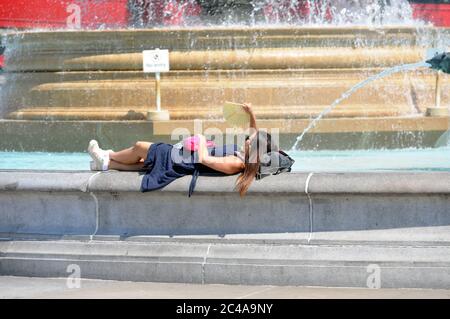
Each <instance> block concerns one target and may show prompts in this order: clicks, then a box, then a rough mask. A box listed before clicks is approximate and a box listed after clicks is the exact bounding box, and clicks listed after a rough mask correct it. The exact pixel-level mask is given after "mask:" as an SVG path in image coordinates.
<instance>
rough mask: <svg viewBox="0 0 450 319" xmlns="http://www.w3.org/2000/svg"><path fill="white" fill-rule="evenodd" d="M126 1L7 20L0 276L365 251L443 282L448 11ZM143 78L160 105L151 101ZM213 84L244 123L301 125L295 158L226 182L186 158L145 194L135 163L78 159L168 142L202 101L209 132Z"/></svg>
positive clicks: (314, 275)
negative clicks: (22, 27)
mask: <svg viewBox="0 0 450 319" xmlns="http://www.w3.org/2000/svg"><path fill="white" fill-rule="evenodd" d="M230 3H232V5H231V4H230ZM161 4H164V5H163V6H162V7H161ZM130 12H131V16H130V20H131V21H132V24H131V27H126V28H122V29H120V28H113V29H108V28H107V27H105V26H101V27H98V25H97V24H98V21H96V23H97V24H96V27H92V26H89V25H85V24H83V23H82V22H83V21H80V23H81V25H82V26H85V28H84V29H76V28H75V29H71V30H64V29H61V30H28V31H20V32H10V33H8V34H6V35H5V37H4V43H5V44H6V51H5V72H4V73H3V74H2V76H3V77H4V79H5V81H4V83H3V84H2V86H1V91H0V103H1V105H0V114H1V116H2V119H1V120H0V136H1V137H2V138H1V139H0V150H6V152H0V238H2V239H4V240H3V241H0V262H1V264H0V275H1V274H7V275H19V276H54V277H64V276H66V273H65V271H66V267H67V266H68V265H70V264H73V263H74V262H77V263H79V264H80V267H81V269H82V271H83V275H84V276H86V277H87V278H100V279H120V280H143V281H165V282H190V283H232V284H270V285H308V286H314V285H315V286H317V285H319V286H328V287H329V286H345V287H350V286H356V287H366V285H367V282H368V281H367V275H368V269H369V268H368V266H371V267H372V266H374V265H375V266H377V267H380V269H382V272H381V273H382V276H383V277H382V280H381V282H382V285H383V287H393V288H399V287H401V288H405V287H416V288H445V289H448V287H450V279H449V277H448V274H449V271H450V267H449V265H450V259H449V256H450V254H449V249H450V244H449V243H450V236H449V234H450V214H448V207H449V203H450V188H449V185H450V161H449V158H450V157H449V156H450V147H449V146H448V145H447V143H448V135H449V134H448V132H449V115H448V107H449V106H450V90H449V88H450V77H449V76H448V75H447V73H446V72H448V55H447V54H443V55H439V56H436V57H434V59H431V60H429V57H427V51H428V48H442V50H443V51H445V52H448V51H449V45H450V29H449V28H445V27H436V26H432V25H429V24H426V23H422V22H420V21H417V20H413V18H412V16H413V14H412V9H411V7H410V5H409V4H408V1H405V0H391V1H387V0H386V1H385V0H380V1H372V0H364V1H354V2H352V6H348V1H328V0H323V1H312V0H298V1H275V0H254V1H239V0H233V1H229V0H219V1H203V0H198V1H194V0H186V1H178V0H165V1H147V0H136V1H131V2H130ZM156 48H159V49H167V50H169V60H170V71H169V72H167V73H161V74H160V77H159V78H158V77H157V79H159V81H160V83H159V85H156V84H158V83H155V77H154V76H153V74H147V73H144V72H143V70H142V67H143V54H142V52H143V51H144V50H152V49H156ZM425 59H427V62H428V64H426V63H424V62H421V61H424V60H425ZM430 65H431V66H432V68H433V69H432V68H430V67H429V66H430ZM438 70H439V71H438ZM400 71H401V72H400ZM437 71H438V72H437ZM372 80H373V81H372ZM155 87H159V88H160V90H161V96H160V102H161V109H162V110H167V111H168V112H169V114H170V120H154V119H151V118H147V115H148V114H149V113H151V110H157V109H160V108H159V107H158V106H157V105H156V104H157V103H159V102H157V103H155V100H156V101H159V99H157V98H156V91H157V89H155ZM225 101H234V102H243V101H249V102H252V104H253V106H254V110H255V113H256V115H257V118H258V125H259V127H261V128H266V129H269V130H270V129H278V130H279V133H280V143H281V146H282V147H283V148H286V149H289V148H292V146H293V145H294V143H295V144H298V145H295V146H294V147H293V148H294V149H295V150H291V152H290V155H292V157H294V158H295V159H296V165H297V164H298V165H299V166H297V167H294V172H293V173H285V174H282V175H280V176H269V177H267V178H264V179H262V180H260V181H255V182H254V183H253V184H252V186H251V188H250V190H249V193H248V195H247V196H246V197H245V198H244V199H239V198H238V196H237V195H236V193H235V192H234V191H233V187H234V182H235V178H236V177H235V176H227V177H202V178H200V179H199V182H198V187H197V188H196V193H195V194H194V196H193V197H194V198H188V197H187V196H186V195H187V190H188V186H189V182H190V179H187V178H181V179H179V180H177V181H175V182H174V183H172V184H171V185H169V186H168V187H165V188H164V189H162V190H158V191H155V192H148V193H145V194H142V193H140V192H139V186H140V181H141V178H142V176H140V175H139V174H137V173H135V172H114V171H108V172H90V171H87V167H88V161H89V160H88V156H87V154H85V153H82V152H83V151H84V150H85V148H86V146H87V143H88V141H89V140H90V139H92V138H96V139H97V140H99V141H100V144H101V145H102V146H103V147H105V148H122V147H126V146H129V145H130V144H131V143H134V142H135V141H136V140H149V141H156V140H159V141H166V142H174V141H172V140H171V134H172V133H173V132H174V130H176V129H179V128H186V129H188V130H189V131H190V132H194V127H195V125H196V124H197V123H198V121H199V120H201V124H202V126H203V129H204V130H207V129H212V128H216V129H217V128H219V129H220V130H221V131H222V132H224V131H225V129H226V128H227V127H226V123H225V122H224V120H223V118H222V105H223V103H224V102H225ZM333 101H335V102H334V103H333ZM443 109H445V110H447V112H445V111H444V110H443ZM149 111H150V112H149ZM167 118H169V117H168V116H167V117H166V119H167ZM302 132H303V133H302ZM300 142H301V143H300ZM297 146H299V147H297ZM441 146H442V147H441ZM14 151H18V152H14ZM35 151H37V152H41V153H28V152H35ZM46 152H57V153H50V154H47V153H46ZM70 152H77V154H71V153H70ZM80 163H81V164H80ZM5 164H6V165H5ZM77 165H79V166H77ZM29 169H31V171H30V170H29ZM11 170H12V171H11ZM67 170H69V171H67ZM149 208H151V209H149ZM67 239H70V240H67ZM370 269H372V268H370Z"/></svg>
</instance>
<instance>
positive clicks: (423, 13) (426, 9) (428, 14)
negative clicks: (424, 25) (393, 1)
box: [411, 3, 450, 27]
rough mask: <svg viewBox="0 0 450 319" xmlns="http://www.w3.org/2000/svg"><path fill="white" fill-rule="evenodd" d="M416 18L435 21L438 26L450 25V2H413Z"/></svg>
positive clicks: (434, 23)
mask: <svg viewBox="0 0 450 319" xmlns="http://www.w3.org/2000/svg"><path fill="white" fill-rule="evenodd" d="M411 6H412V8H413V12H414V13H413V15H414V18H415V19H420V20H424V21H428V22H431V23H433V25H435V26H438V27H450V4H432V3H427V4H424V3H411Z"/></svg>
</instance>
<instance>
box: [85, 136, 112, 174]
mask: <svg viewBox="0 0 450 319" xmlns="http://www.w3.org/2000/svg"><path fill="white" fill-rule="evenodd" d="M87 150H88V153H89V155H90V156H91V158H92V162H91V170H93V171H107V170H108V167H109V151H104V150H102V149H101V148H100V147H99V146H98V142H97V141H96V140H92V141H90V142H89V146H88V149H87Z"/></svg>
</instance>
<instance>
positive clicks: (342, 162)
mask: <svg viewBox="0 0 450 319" xmlns="http://www.w3.org/2000/svg"><path fill="white" fill-rule="evenodd" d="M290 155H291V156H292V157H293V158H294V159H295V160H296V162H295V164H294V166H293V170H294V171H297V172H311V171H314V172H349V171H353V172H355V171H392V170H408V171H430V170H431V171H450V147H441V148H429V149H398V150H362V151H361V150H360V151H355V150H353V151H300V152H299V151H296V152H291V153H290ZM89 160H90V158H89V155H88V154H87V153H40V152H33V153H27V152H0V169H8V170H10V169H25V170H77V171H83V170H89Z"/></svg>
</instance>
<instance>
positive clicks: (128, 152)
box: [109, 142, 153, 168]
mask: <svg viewBox="0 0 450 319" xmlns="http://www.w3.org/2000/svg"><path fill="white" fill-rule="evenodd" d="M152 144H153V143H149V142H136V144H134V146H133V147H130V148H126V149H124V150H121V151H118V152H109V158H110V160H112V161H114V162H117V163H120V164H127V165H129V164H136V163H139V162H140V161H141V160H143V159H145V158H146V157H147V153H148V150H149V148H150V145H152ZM111 168H112V167H111Z"/></svg>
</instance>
